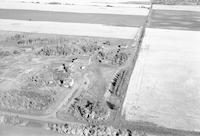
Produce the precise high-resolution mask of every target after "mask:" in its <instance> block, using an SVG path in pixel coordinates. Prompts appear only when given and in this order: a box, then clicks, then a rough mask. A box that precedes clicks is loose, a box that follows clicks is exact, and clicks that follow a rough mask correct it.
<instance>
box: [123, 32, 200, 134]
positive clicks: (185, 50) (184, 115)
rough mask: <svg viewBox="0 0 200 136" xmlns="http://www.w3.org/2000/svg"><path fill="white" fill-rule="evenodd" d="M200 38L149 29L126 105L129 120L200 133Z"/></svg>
mask: <svg viewBox="0 0 200 136" xmlns="http://www.w3.org/2000/svg"><path fill="white" fill-rule="evenodd" d="M199 36H200V32H199V31H183V30H166V29H150V28H149V29H147V31H146V36H145V38H144V42H143V45H142V51H141V52H140V55H139V58H138V60H137V62H136V65H135V68H134V71H133V74H132V77H131V79H130V84H129V87H128V91H127V95H126V98H125V102H124V107H123V114H125V117H126V120H131V121H145V122H151V123H155V124H158V125H161V126H164V127H169V128H174V129H184V130H196V131H197V130H198V131H200V129H199V128H200V108H199V105H200V71H199V69H200V62H199V59H200V46H199V43H200V39H199Z"/></svg>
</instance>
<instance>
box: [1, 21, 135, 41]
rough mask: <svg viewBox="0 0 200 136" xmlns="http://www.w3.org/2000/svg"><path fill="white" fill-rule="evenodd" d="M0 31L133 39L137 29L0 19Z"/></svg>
mask: <svg viewBox="0 0 200 136" xmlns="http://www.w3.org/2000/svg"><path fill="white" fill-rule="evenodd" d="M0 30H5V31H20V32H32V33H47V34H64V35H77V36H95V37H110V38H111V37H112V38H122V39H132V38H134V35H135V34H136V33H137V31H138V28H137V27H118V26H105V25H101V24H84V23H60V22H46V21H22V20H9V19H0Z"/></svg>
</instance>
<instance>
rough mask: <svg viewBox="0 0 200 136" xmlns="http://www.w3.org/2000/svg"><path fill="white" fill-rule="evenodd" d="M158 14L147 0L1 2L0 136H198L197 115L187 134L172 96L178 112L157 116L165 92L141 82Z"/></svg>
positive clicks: (159, 113)
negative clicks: (141, 85)
mask: <svg viewBox="0 0 200 136" xmlns="http://www.w3.org/2000/svg"><path fill="white" fill-rule="evenodd" d="M155 3H156V4H157V3H158V1H156V2H155ZM165 8H166V7H165ZM156 13H157V12H155V11H154V10H153V8H152V3H151V1H150V0H131V1H126V0H112V1H106V0H101V1H100V0H82V1H80V0H56V1H51V0H24V1H20V0H2V1H1V2H0V136H29V135H30V136H47V135H48V136H64V135H66V136H172V135H177V136H179V135H180V136H188V135H189V136H193V135H194V136H196V135H198V134H199V133H198V131H196V130H198V125H199V124H200V123H199V122H198V119H196V122H195V121H194V118H195V117H196V118H198V115H197V114H198V113H200V112H199V110H194V109H193V108H191V109H190V111H188V112H187V114H190V115H191V118H192V121H191V122H192V123H190V124H192V126H191V127H188V126H189V125H185V124H186V122H185V120H184V119H185V116H181V117H183V119H182V118H181V119H180V120H179V121H176V116H175V115H174V113H177V114H178V112H177V110H176V109H178V110H181V108H182V107H181V106H180V105H179V102H177V103H175V102H174V99H176V97H175V96H177V95H178V93H180V92H178V91H176V90H175V92H174V94H175V95H173V97H171V99H170V100H171V102H174V106H180V108H176V109H175V110H172V109H170V111H171V112H172V113H171V114H169V109H167V112H166V114H163V109H164V108H162V106H163V107H165V105H164V104H166V105H167V104H168V102H163V101H162V100H161V99H162V98H163V97H165V96H169V93H170V92H171V91H165V92H166V93H163V94H161V93H158V92H159V90H157V92H152V90H151V88H153V87H152V86H151V85H154V82H156V81H154V80H148V79H149V78H146V76H147V77H148V76H151V75H150V74H152V73H153V72H152V73H151V72H149V71H148V70H151V71H153V70H154V69H155V68H154V67H152V66H151V65H149V67H145V68H144V67H143V66H144V65H145V66H148V64H152V63H151V62H152V61H153V60H151V59H152V57H151V56H149V57H147V58H148V59H149V61H148V62H147V61H143V60H144V58H143V57H144V56H146V52H145V49H147V50H148V49H149V48H148V47H146V46H150V43H151V39H150V38H149V37H150V36H149V35H153V34H151V31H150V30H149V29H153V28H154V27H156V26H159V27H160V26H162V25H163V24H159V22H156V21H157V16H156V15H157V14H156ZM159 13H162V12H159ZM150 27H151V28H150ZM164 27H165V26H164ZM182 27H183V26H182ZM159 34H160V33H159ZM156 37H158V35H156ZM162 38H163V37H162ZM195 40H196V39H194V41H195ZM166 43H167V42H166ZM154 45H156V43H154ZM151 47H152V48H150V49H154V48H153V47H154V46H153V45H151ZM177 48H178V47H177ZM157 49H160V48H157ZM161 49H162V48H161ZM149 54H150V55H151V53H149ZM153 62H155V61H153ZM156 62H158V61H156ZM156 64H157V63H156ZM159 64H160V63H158V64H157V65H159ZM141 71H142V72H141ZM156 71H159V70H158V69H156ZM144 72H145V73H146V74H145V75H144V74H143V73H144ZM143 77H144V79H143ZM153 77H155V75H153ZM158 77H159V76H158ZM160 77H161V76H160ZM143 81H145V82H143ZM160 82H161V83H163V84H164V83H165V80H164V81H163V80H160ZM140 83H141V84H142V83H143V88H142V90H143V91H142V92H141V87H139V85H140ZM147 83H148V84H147ZM161 83H160V84H161ZM145 84H147V85H146V86H145ZM148 87H149V88H150V89H149V88H148ZM154 88H156V87H154ZM158 88H159V87H158ZM156 89H157V88H156ZM160 90H162V89H160ZM172 90H173V89H172ZM185 95H186V91H184V96H185ZM150 96H151V98H154V99H153V100H152V99H150V98H149V97H150ZM181 96H182V95H181ZM155 97H159V98H160V99H158V101H156V98H155ZM178 98H179V99H178V101H180V102H182V101H183V99H182V97H178ZM195 98H197V97H195ZM163 99H164V98H163ZM187 100H191V99H187ZM159 103H160V104H162V106H158V105H159ZM148 104H150V105H148ZM189 104H190V103H188V105H189ZM194 104H197V103H195V102H194ZM172 107H173V106H172ZM156 108H158V109H159V110H161V111H160V112H155V109H156ZM183 108H184V107H183ZM164 111H165V110H164ZM182 111H183V110H182ZM192 112H193V113H194V114H192ZM155 113H156V114H155ZM166 117H167V118H166ZM188 118H189V117H188ZM171 119H174V120H175V123H174V124H170V123H169V120H171ZM177 119H179V118H177ZM184 123H185V124H184ZM182 124H184V127H182V126H183V125H182ZM185 126H186V127H187V128H186V127H185Z"/></svg>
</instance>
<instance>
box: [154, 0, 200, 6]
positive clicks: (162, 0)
mask: <svg viewBox="0 0 200 136" xmlns="http://www.w3.org/2000/svg"><path fill="white" fill-rule="evenodd" d="M153 3H154V4H166V5H197V4H198V3H199V4H200V1H199V0H153Z"/></svg>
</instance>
